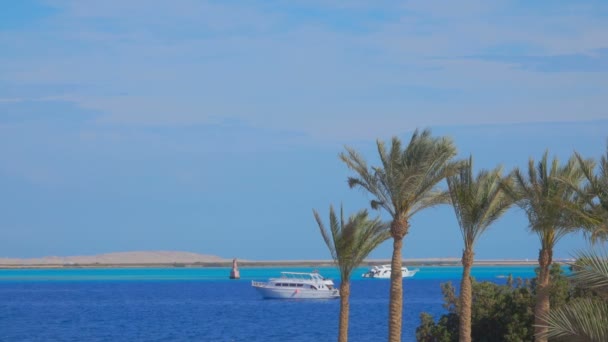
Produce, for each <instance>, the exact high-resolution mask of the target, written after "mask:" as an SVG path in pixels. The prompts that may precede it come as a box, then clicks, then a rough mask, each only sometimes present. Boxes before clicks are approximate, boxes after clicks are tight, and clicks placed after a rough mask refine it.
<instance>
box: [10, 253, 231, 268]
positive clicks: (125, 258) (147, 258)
mask: <svg viewBox="0 0 608 342" xmlns="http://www.w3.org/2000/svg"><path fill="white" fill-rule="evenodd" d="M226 261H230V259H224V258H221V257H218V256H215V255H206V254H198V253H191V252H175V251H135V252H116V253H106V254H99V255H89V256H67V257H59V256H47V257H42V258H24V259H20V258H0V265H66V264H67V265H69V264H110V265H116V264H171V263H196V262H202V263H210V262H226Z"/></svg>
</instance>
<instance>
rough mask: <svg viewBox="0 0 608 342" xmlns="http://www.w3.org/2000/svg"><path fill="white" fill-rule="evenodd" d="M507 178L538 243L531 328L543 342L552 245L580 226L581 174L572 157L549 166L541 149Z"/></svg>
mask: <svg viewBox="0 0 608 342" xmlns="http://www.w3.org/2000/svg"><path fill="white" fill-rule="evenodd" d="M511 178H512V179H511V180H512V183H511V184H509V183H504V189H505V191H506V192H507V193H508V194H509V195H510V196H511V197H512V199H513V200H515V201H516V203H517V205H518V206H519V207H520V208H522V209H523V210H524V211H525V212H526V214H527V216H528V221H529V224H530V229H531V230H532V232H534V233H536V234H537V235H538V237H539V239H540V242H541V249H540V251H539V255H538V264H539V268H540V272H539V275H538V283H537V284H538V285H537V296H536V305H535V308H534V320H535V322H534V323H535V328H534V329H535V335H536V336H538V341H541V342H545V341H547V340H546V338H545V337H544V336H545V334H546V324H545V321H544V317H545V316H546V315H547V314H548V313H549V311H550V304H549V290H550V288H549V286H550V278H549V267H550V266H551V263H552V262H553V248H554V247H555V245H556V244H557V242H558V241H559V240H560V239H561V238H562V237H563V236H565V235H566V234H568V233H570V232H572V231H574V230H575V229H577V228H579V227H581V226H583V224H582V223H581V221H582V219H581V217H580V215H579V214H577V212H578V211H577V208H580V207H581V203H580V201H581V196H578V192H577V191H576V188H580V184H581V182H582V181H583V178H584V176H583V173H582V171H581V168H580V167H578V163H577V161H576V158H574V157H573V158H570V160H569V161H568V162H567V163H566V164H565V165H564V166H560V165H559V162H558V160H557V159H556V158H554V159H553V162H552V163H551V165H549V164H548V152H545V154H544V155H543V157H542V159H541V160H540V161H539V162H538V164H537V165H536V166H535V162H534V160H533V159H530V161H529V163H528V174H527V178H526V177H525V175H524V174H523V173H522V172H521V171H520V170H519V169H515V170H514V171H513V172H512V174H511Z"/></svg>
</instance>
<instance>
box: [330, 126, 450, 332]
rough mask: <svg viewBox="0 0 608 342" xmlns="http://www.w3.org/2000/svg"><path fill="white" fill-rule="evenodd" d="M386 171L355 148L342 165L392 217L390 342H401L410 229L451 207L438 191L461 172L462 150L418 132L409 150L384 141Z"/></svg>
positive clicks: (382, 153) (348, 151) (354, 182)
mask: <svg viewBox="0 0 608 342" xmlns="http://www.w3.org/2000/svg"><path fill="white" fill-rule="evenodd" d="M376 144H377V145H378V154H379V155H380V162H381V166H378V167H375V166H372V167H368V165H367V162H366V161H365V159H364V158H363V157H362V156H361V155H359V153H357V151H355V150H354V149H352V148H348V147H347V148H346V152H345V153H341V154H340V159H342V161H343V162H344V163H346V165H347V166H348V167H349V168H350V169H351V170H353V171H354V172H355V173H356V177H349V178H348V185H349V186H350V187H351V188H353V187H359V188H362V189H364V190H365V191H367V192H369V193H370V194H371V195H372V196H374V197H375V198H374V199H373V200H372V201H371V206H372V208H373V209H379V208H383V209H384V210H386V211H387V212H388V213H389V214H390V215H391V217H392V222H391V226H390V232H391V237H392V238H393V256H392V259H391V289H390V301H389V341H391V342H400V341H401V324H402V315H403V278H402V274H401V267H402V257H401V248H402V246H403V238H404V237H405V235H406V234H407V233H408V231H409V228H410V223H409V222H410V219H411V217H412V216H413V215H414V214H416V213H417V212H419V211H421V210H423V209H426V208H429V207H432V206H434V205H436V204H439V203H445V202H447V201H448V198H447V196H445V194H444V193H443V192H441V191H439V190H438V189H437V185H438V183H439V182H441V181H442V180H443V179H444V178H445V177H447V176H449V175H451V174H453V173H454V172H456V169H457V165H456V164H455V163H452V161H451V160H452V158H453V157H454V156H455V155H456V147H455V146H454V144H453V142H452V140H451V139H449V138H446V137H442V138H434V137H432V136H431V132H430V131H429V130H424V131H422V132H419V131H418V130H416V131H415V132H414V134H413V135H412V138H411V139H410V142H409V144H408V146H406V147H405V148H402V147H401V141H400V140H399V139H398V138H396V137H394V138H393V139H392V142H391V147H390V150H388V151H387V149H386V147H385V145H384V142H382V141H380V140H378V141H377V143H376Z"/></svg>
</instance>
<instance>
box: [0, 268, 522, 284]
mask: <svg viewBox="0 0 608 342" xmlns="http://www.w3.org/2000/svg"><path fill="white" fill-rule="evenodd" d="M411 268H412V269H413V268H418V269H419V270H420V271H419V272H418V273H417V274H416V276H415V277H414V278H412V279H408V281H410V280H412V281H414V280H418V279H441V280H454V279H459V278H460V276H461V274H462V267H451V266H450V267H448V266H423V267H411ZM313 269H316V270H318V271H319V272H321V274H322V275H323V276H325V277H326V278H332V279H339V278H340V274H339V272H338V270H337V269H336V268H334V267H331V268H329V267H322V268H310V267H288V268H286V267H283V268H275V267H264V268H241V270H240V272H241V279H245V280H263V279H266V278H269V277H275V276H278V275H280V272H281V271H292V272H311V271H312V270H313ZM367 269H368V268H367V267H361V268H358V269H357V270H356V271H355V272H354V275H353V279H358V278H360V276H361V274H363V273H364V272H366V271H367ZM229 274H230V269H229V268H72V269H0V281H121V280H123V281H137V280H141V281H146V280H148V281H149V280H154V281H162V280H173V281H174V280H181V281H205V280H209V281H215V280H223V279H227V278H228V275H229ZM509 274H512V275H513V276H514V277H522V278H531V277H534V267H532V266H479V267H473V270H472V275H473V277H475V278H478V279H497V278H504V277H506V276H508V275H509ZM374 281H378V280H374Z"/></svg>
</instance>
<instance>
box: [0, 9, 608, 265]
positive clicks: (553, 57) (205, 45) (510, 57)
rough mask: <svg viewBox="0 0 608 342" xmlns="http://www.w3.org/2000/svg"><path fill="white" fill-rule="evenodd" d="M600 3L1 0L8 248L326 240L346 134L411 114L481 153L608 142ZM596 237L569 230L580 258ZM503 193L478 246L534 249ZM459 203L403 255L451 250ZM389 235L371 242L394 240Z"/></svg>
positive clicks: (458, 246)
mask: <svg viewBox="0 0 608 342" xmlns="http://www.w3.org/2000/svg"><path fill="white" fill-rule="evenodd" d="M607 17H608V4H607V3H606V2H604V1H585V2H570V1H536V2H533V3H530V2H527V1H493V2H486V1H468V0H465V1H458V2H448V3H446V2H439V1H403V2H392V1H356V0H355V1H349V2H343V1H331V0H329V1H240V2H229V3H227V2H225V1H199V0H196V1H195V0H192V1H190V0H180V1H174V2H168V1H148V0H146V1H143V0H130V1H115V0H107V1H83V0H63V1H60V0H48V1H46V0H41V1H32V0H21V1H11V2H7V3H5V4H3V8H2V10H1V11H0V46H2V48H1V49H2V53H0V155H1V156H2V158H0V189H2V191H1V192H0V230H1V231H2V239H0V257H38V256H45V255H81V254H98V253H106V252H114V251H127V250H183V251H192V252H198V253H204V254H215V255H219V256H223V257H228V258H230V257H235V256H236V257H239V258H244V259H321V258H329V253H328V252H327V250H326V248H325V246H324V245H323V242H322V239H321V237H320V235H319V233H318V228H317V226H316V223H315V221H314V219H313V216H312V209H313V208H316V209H317V210H319V211H320V212H321V213H322V214H323V217H326V216H327V215H326V214H327V211H328V206H329V205H330V204H334V205H339V204H340V203H344V206H345V210H346V212H347V213H352V212H355V211H357V210H358V209H360V208H365V207H367V206H368V201H369V199H370V198H369V197H368V196H366V195H365V194H364V193H362V192H361V191H357V190H350V189H348V187H347V185H346V177H347V176H348V175H349V171H348V170H347V169H346V167H345V166H344V165H343V164H342V163H341V162H340V161H339V160H338V154H339V153H340V152H341V151H343V147H344V146H345V145H348V146H353V147H355V148H357V149H359V150H360V151H361V152H362V153H363V154H364V155H365V156H366V157H367V158H368V160H369V161H370V162H372V163H373V162H374V160H375V153H376V152H375V147H374V146H375V140H376V139H383V140H389V139H390V138H391V137H392V136H394V135H396V136H399V137H401V138H402V139H404V140H407V139H408V138H409V136H410V134H411V132H412V131H413V130H414V129H415V128H417V127H420V128H424V127H429V128H431V129H432V130H433V132H434V133H435V134H437V135H449V136H451V137H453V138H454V140H455V142H456V145H457V146H458V148H459V155H460V156H461V157H468V155H469V154H472V155H473V156H474V158H475V163H476V165H477V166H478V167H480V168H481V167H485V168H491V167H494V166H496V165H498V164H502V165H503V166H504V167H505V169H506V170H510V169H512V168H513V167H517V166H525V165H526V164H527V160H528V158H530V157H533V158H539V157H540V156H541V155H542V153H543V152H544V151H545V150H546V149H549V150H550V153H551V154H552V155H557V156H558V157H560V159H562V160H565V159H566V158H567V157H568V156H569V155H570V154H571V153H572V152H573V151H574V150H576V151H579V152H581V153H583V154H584V155H586V156H588V157H596V158H597V157H599V156H600V155H602V153H605V148H606V147H605V146H606V139H607V138H608V133H607V132H608V112H607V111H606V107H607V106H606V105H607V104H608V81H606V80H607V79H608V77H607V76H608V20H606V19H607ZM584 246H585V243H584V240H583V239H582V238H581V237H580V236H572V237H567V238H565V239H564V240H562V241H561V242H560V243H559V245H558V247H557V249H556V250H555V254H556V257H569V256H570V255H571V254H572V253H573V251H574V250H576V249H578V248H582V247H584ZM538 248H539V243H538V239H537V237H536V236H535V235H531V234H530V233H529V232H528V230H527V221H526V218H525V216H524V214H523V213H522V212H521V211H519V210H517V209H513V210H511V211H510V212H508V214H507V215H506V216H505V217H504V218H503V219H502V220H501V221H499V222H498V223H497V224H495V225H494V226H493V227H492V229H491V231H489V232H488V234H486V235H485V236H484V237H483V238H482V240H481V241H480V243H479V245H478V247H477V257H478V258H509V257H513V258H530V259H532V258H536V257H537V253H538ZM461 250H462V242H461V241H460V235H459V232H458V226H457V222H456V220H455V218H454V215H453V212H452V209H451V208H449V207H440V208H436V209H431V210H429V211H428V212H423V213H421V214H420V215H419V216H416V217H415V218H414V220H413V222H412V229H411V233H410V234H409V235H408V237H407V238H406V241H405V248H404V251H403V252H404V256H405V257H410V258H422V257H455V256H459V255H460V253H461ZM390 253H391V246H390V244H385V245H383V246H381V247H380V248H379V249H378V250H377V251H375V252H374V254H373V255H372V256H373V257H377V258H388V257H390Z"/></svg>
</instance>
